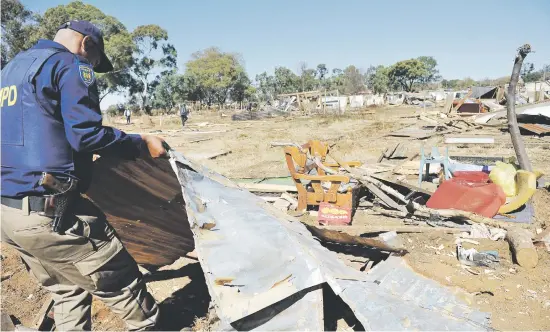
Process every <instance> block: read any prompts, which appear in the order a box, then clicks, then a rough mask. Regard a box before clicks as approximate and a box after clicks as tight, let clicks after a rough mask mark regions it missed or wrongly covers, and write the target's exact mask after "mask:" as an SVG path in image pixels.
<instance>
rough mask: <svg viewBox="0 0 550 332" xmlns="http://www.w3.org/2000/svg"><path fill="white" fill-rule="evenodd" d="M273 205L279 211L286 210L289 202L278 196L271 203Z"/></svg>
mask: <svg viewBox="0 0 550 332" xmlns="http://www.w3.org/2000/svg"><path fill="white" fill-rule="evenodd" d="M273 206H274V207H275V208H277V209H279V210H281V211H288V208H289V207H290V202H289V201H287V200H286V199H282V198H279V199H277V200H276V201H275V202H274V203H273Z"/></svg>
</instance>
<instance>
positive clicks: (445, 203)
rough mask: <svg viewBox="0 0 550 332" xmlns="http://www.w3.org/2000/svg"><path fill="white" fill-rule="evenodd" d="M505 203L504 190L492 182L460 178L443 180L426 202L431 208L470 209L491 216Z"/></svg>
mask: <svg viewBox="0 0 550 332" xmlns="http://www.w3.org/2000/svg"><path fill="white" fill-rule="evenodd" d="M504 203H506V196H505V195H504V192H503V191H502V189H501V188H500V186H498V185H497V184H494V183H473V182H469V181H467V180H464V179H461V178H456V177H455V178H452V179H450V180H447V181H445V182H443V183H442V184H441V185H440V186H439V188H437V190H436V191H435V192H434V193H433V195H432V197H431V198H430V199H429V200H428V202H427V203H426V206H427V207H429V208H432V209H455V210H462V211H470V212H474V213H477V214H479V215H482V216H485V217H488V218H492V217H494V216H495V215H496V214H497V212H498V209H499V208H500V207H501V206H502V205H503V204H504Z"/></svg>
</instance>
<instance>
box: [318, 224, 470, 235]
mask: <svg viewBox="0 0 550 332" xmlns="http://www.w3.org/2000/svg"><path fill="white" fill-rule="evenodd" d="M318 227H319V228H321V229H327V230H332V231H339V232H346V233H349V234H363V233H379V232H397V233H429V232H443V233H451V234H454V233H461V232H464V229H463V228H450V227H430V226H413V225H379V226H378V225H353V224H352V225H350V226H318Z"/></svg>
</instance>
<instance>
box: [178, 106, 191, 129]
mask: <svg viewBox="0 0 550 332" xmlns="http://www.w3.org/2000/svg"><path fill="white" fill-rule="evenodd" d="M180 117H181V126H182V127H185V122H186V121H187V119H188V118H189V110H188V109H187V105H185V103H183V104H181V105H180Z"/></svg>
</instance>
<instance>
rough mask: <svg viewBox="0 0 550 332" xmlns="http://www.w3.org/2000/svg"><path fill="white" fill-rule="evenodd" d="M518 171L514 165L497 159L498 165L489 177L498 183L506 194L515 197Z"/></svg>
mask: <svg viewBox="0 0 550 332" xmlns="http://www.w3.org/2000/svg"><path fill="white" fill-rule="evenodd" d="M516 172H517V171H516V168H515V167H514V166H513V165H511V164H506V163H503V162H500V161H497V162H496V167H495V168H493V170H491V173H490V174H489V179H491V181H493V183H496V184H498V185H499V186H500V187H501V188H502V190H503V191H504V194H505V195H506V196H508V197H513V196H516Z"/></svg>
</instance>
